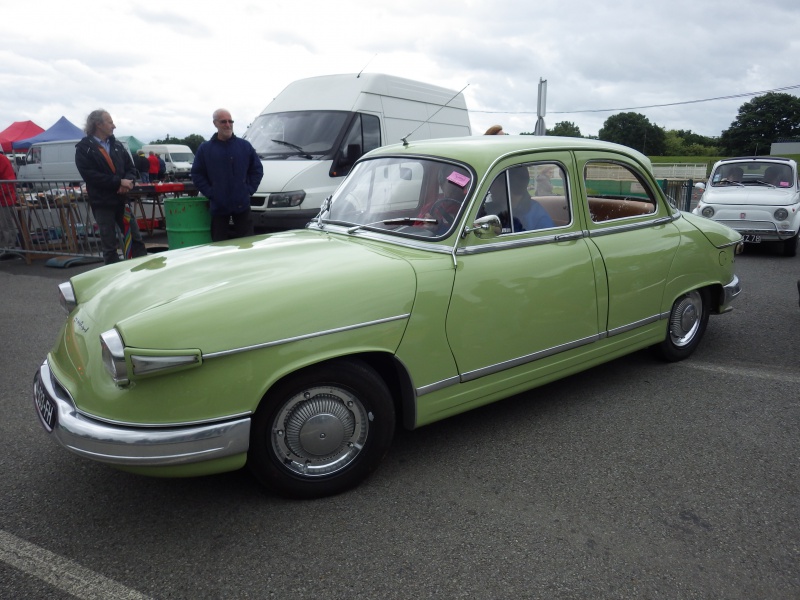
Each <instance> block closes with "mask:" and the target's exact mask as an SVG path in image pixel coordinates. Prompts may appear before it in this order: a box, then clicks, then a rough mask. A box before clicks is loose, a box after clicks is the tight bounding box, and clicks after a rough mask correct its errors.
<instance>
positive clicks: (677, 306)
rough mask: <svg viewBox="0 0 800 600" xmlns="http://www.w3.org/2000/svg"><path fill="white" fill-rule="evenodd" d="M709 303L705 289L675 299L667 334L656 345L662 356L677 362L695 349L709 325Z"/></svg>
mask: <svg viewBox="0 0 800 600" xmlns="http://www.w3.org/2000/svg"><path fill="white" fill-rule="evenodd" d="M708 304H709V300H708V291H707V290H704V289H702V290H694V291H691V292H689V293H687V294H684V295H683V296H681V297H680V298H678V299H677V300H675V303H674V304H673V305H672V310H671V311H670V313H669V323H668V325H667V336H666V337H665V338H664V341H663V342H661V343H660V344H659V345H658V346H656V347H655V348H656V351H657V352H658V354H659V355H660V356H661V358H663V359H664V360H667V361H670V362H676V361H679V360H683V359H684V358H687V357H688V356H690V355H691V354H692V352H694V351H695V349H696V348H697V345H698V344H699V343H700V340H701V338H702V337H703V334H704V333H705V331H706V326H707V325H708V315H709V306H708Z"/></svg>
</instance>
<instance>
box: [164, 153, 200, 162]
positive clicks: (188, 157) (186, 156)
mask: <svg viewBox="0 0 800 600" xmlns="http://www.w3.org/2000/svg"><path fill="white" fill-rule="evenodd" d="M169 155H170V156H171V157H172V162H188V163H192V162H194V154H192V153H191V152H170V153H169Z"/></svg>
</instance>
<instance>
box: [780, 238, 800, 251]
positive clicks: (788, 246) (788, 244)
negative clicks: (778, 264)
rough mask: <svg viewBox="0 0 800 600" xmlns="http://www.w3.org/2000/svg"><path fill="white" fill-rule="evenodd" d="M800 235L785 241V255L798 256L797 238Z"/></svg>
mask: <svg viewBox="0 0 800 600" xmlns="http://www.w3.org/2000/svg"><path fill="white" fill-rule="evenodd" d="M798 235H800V233H796V234H795V235H794V236H793V237H792V238H790V239H788V240H784V241H783V255H784V256H797V238H798Z"/></svg>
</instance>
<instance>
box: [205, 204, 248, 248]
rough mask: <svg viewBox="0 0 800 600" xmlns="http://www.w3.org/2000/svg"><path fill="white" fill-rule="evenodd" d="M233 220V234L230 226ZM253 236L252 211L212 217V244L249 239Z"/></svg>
mask: <svg viewBox="0 0 800 600" xmlns="http://www.w3.org/2000/svg"><path fill="white" fill-rule="evenodd" d="M231 219H233V232H231V230H230V226H229V223H230V221H231ZM253 234H254V230H253V215H251V214H250V209H247V210H246V211H244V212H241V213H236V214H232V215H211V241H212V242H221V241H223V240H228V239H231V238H240V237H248V236H251V235H253Z"/></svg>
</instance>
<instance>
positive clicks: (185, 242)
mask: <svg viewBox="0 0 800 600" xmlns="http://www.w3.org/2000/svg"><path fill="white" fill-rule="evenodd" d="M164 218H165V220H166V222H167V243H168V245H169V249H170V250H175V249H176V248H186V247H188V246H198V245H200V244H208V243H210V242H211V213H209V212H208V198H196V197H192V196H189V197H186V198H165V199H164Z"/></svg>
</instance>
